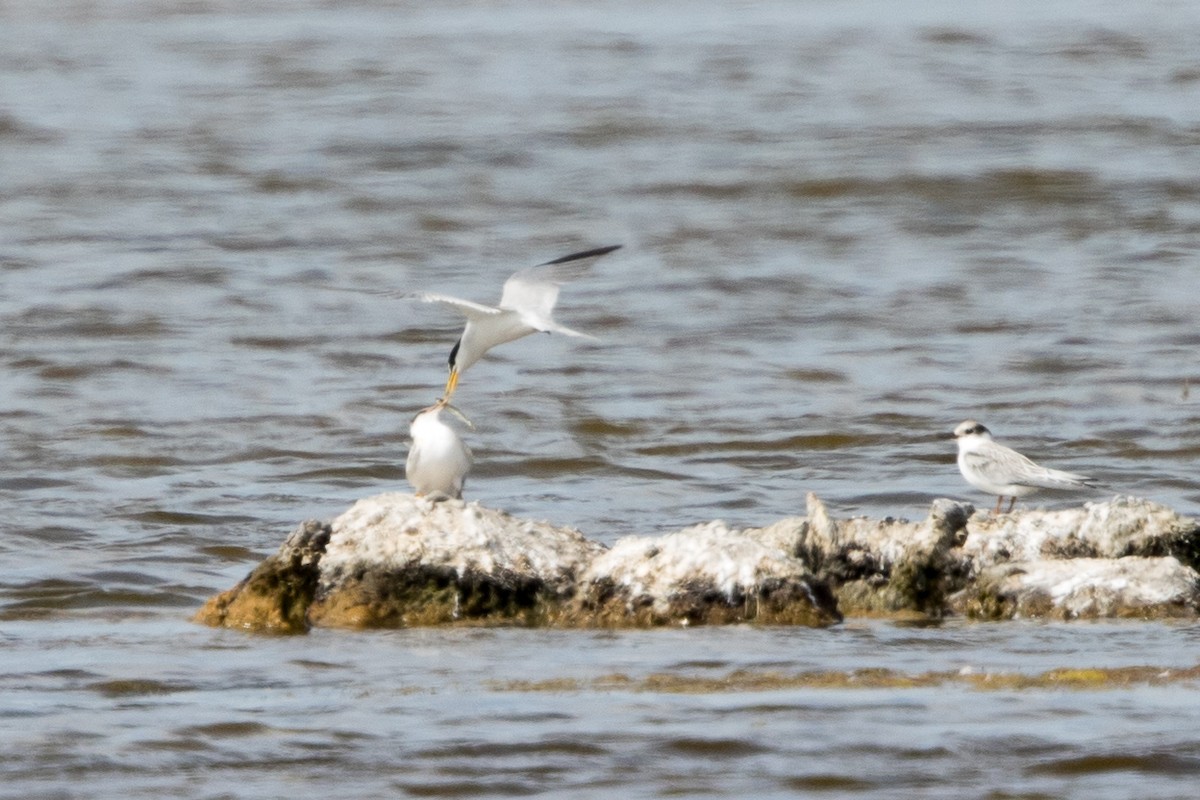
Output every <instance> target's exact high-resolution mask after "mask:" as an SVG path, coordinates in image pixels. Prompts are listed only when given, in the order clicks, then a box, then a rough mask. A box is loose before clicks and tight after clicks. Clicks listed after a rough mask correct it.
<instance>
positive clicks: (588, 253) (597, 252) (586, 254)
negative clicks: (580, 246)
mask: <svg viewBox="0 0 1200 800" xmlns="http://www.w3.org/2000/svg"><path fill="white" fill-rule="evenodd" d="M622 246H623V245H619V244H610V245H609V246H608V247H597V248H595V249H594V250H584V251H583V252H581V253H571V255H569V256H563V257H562V258H556V259H554V260H553V261H547V262H545V263H544V264H538V266H539V267H547V266H550V265H551V264H565V263H567V262H568V261H578V260H579V259H581V258H595V257H596V256H602V255H604V254H606V253H611V252H612V251H613V250H620V249H621V247H622Z"/></svg>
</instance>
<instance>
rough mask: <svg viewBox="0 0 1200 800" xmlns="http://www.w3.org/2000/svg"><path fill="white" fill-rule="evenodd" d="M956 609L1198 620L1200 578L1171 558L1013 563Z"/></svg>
mask: <svg viewBox="0 0 1200 800" xmlns="http://www.w3.org/2000/svg"><path fill="white" fill-rule="evenodd" d="M952 605H954V606H955V607H956V608H957V609H958V610H959V611H961V612H964V613H967V614H969V615H971V616H974V617H980V618H987V619H1010V618H1014V617H1053V618H1059V619H1075V618H1094V617H1173V616H1194V615H1195V614H1196V612H1197V611H1198V610H1200V574H1198V573H1197V572H1196V571H1195V570H1194V569H1192V568H1191V567H1188V566H1186V565H1184V564H1180V563H1179V561H1178V559H1175V558H1172V557H1170V556H1168V557H1165V558H1144V557H1140V556H1127V557H1125V558H1073V559H1069V560H1053V559H1044V560H1041V561H1028V562H1012V563H1008V564H998V565H995V566H992V567H989V568H987V569H985V570H984V571H983V572H982V573H981V574H980V575H979V576H978V578H977V580H976V581H975V582H974V584H972V585H971V586H970V587H969V588H967V589H965V590H963V591H962V592H960V593H959V594H958V595H956V596H955V597H954V598H953V600H952Z"/></svg>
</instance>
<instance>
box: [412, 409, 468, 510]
mask: <svg viewBox="0 0 1200 800" xmlns="http://www.w3.org/2000/svg"><path fill="white" fill-rule="evenodd" d="M443 411H448V412H450V413H451V414H453V415H454V416H455V417H457V418H458V419H459V420H461V421H462V422H463V423H464V424H465V425H466V426H467V427H468V428H470V429H472V430H474V429H475V426H474V425H472V424H471V421H470V420H469V419H467V418H466V417H465V416H463V414H462V412H461V411H459V410H458V409H457V408H455V407H454V406H452V405H450V404H449V403H448V402H447V401H446V400H445V398H443V399H441V400H438V401H437V402H436V403H434V404H433V405H431V406H429V407H428V408H424V409H421V413H419V414H417V416H415V417H414V418H413V421H412V424H411V425H410V426H409V429H408V430H409V433H410V434H411V435H412V444H411V445H409V448H408V460H407V461H405V462H404V476H405V477H406V478H408V482H409V483H411V484H412V487H413V489H414V490H415V491H416V494H417V496H418V497H420V496H422V495H433V496H435V497H453V498H456V499H461V498H462V490H463V481H464V480H465V479H466V477H467V473H468V472H470V470H471V450H470V448H468V447H467V445H466V444H465V443H464V442H463V440H462V437H460V436H459V435H458V431H456V430H455V429H454V427H453V425H451V424H448V423H447V421H446V420H445V419H443V418H442V412H443Z"/></svg>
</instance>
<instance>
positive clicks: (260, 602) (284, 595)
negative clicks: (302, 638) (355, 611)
mask: <svg viewBox="0 0 1200 800" xmlns="http://www.w3.org/2000/svg"><path fill="white" fill-rule="evenodd" d="M330 533H331V529H330V526H329V524H328V523H325V522H318V521H316V520H308V521H307V522H304V523H302V524H301V525H300V527H298V528H297V529H296V530H295V531H293V532H292V534H291V535H290V536H288V538H287V540H285V541H284V543H283V544H282V545H280V547H279V551H278V552H277V553H275V554H274V555H272V556H268V557H267V558H266V559H265V560H264V561H263V562H262V563H261V564H259V565H258V566H257V567H255V568H254V570H253V571H252V572H251V573H250V574H249V575H248V576H246V578H245V579H244V580H242V581H241V582H240V583H239V584H238V585H237V586H234V587H233V588H232V589H229V590H227V591H225V592H222V593H221V594H218V595H216V596H215V597H212V598H210V599H209V600H208V602H207V603H205V604H204V606H203V607H201V608H200V610H199V611H197V612H196V615H195V617H193V619H194V620H195V621H196V622H201V623H204V624H206V625H213V626H216V627H224V628H242V629H245V630H253V631H269V632H276V633H302V632H304V631H306V630H308V619H307V613H308V608H309V605H310V604H311V603H312V600H313V597H314V595H315V594H316V591H317V581H318V577H319V576H318V564H319V563H320V561H321V556H322V554H323V553H324V552H325V548H326V546H327V545H328V544H329V537H330Z"/></svg>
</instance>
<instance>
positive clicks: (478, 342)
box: [415, 244, 621, 400]
mask: <svg viewBox="0 0 1200 800" xmlns="http://www.w3.org/2000/svg"><path fill="white" fill-rule="evenodd" d="M620 246H621V245H619V244H617V245H610V246H609V247H598V248H596V249H595V250H585V251H583V252H581V253H572V254H571V255H569V256H563V257H562V258H556V259H554V260H553V261H547V262H546V263H545V264H538V265H537V266H536V267H527V268H526V269H522V270H519V271H517V272H514V273H513V274H512V276H511V277H509V279H508V280H506V281H505V282H504V291H503V292H502V293H501V295H500V304H499V305H496V306H487V305H483V304H482V303H473V302H471V301H470V300H461V299H459V298H457V297H448V296H446V295H442V294H430V293H428V292H422V293H418V294H416V295H415V296H416V297H417V298H419V299H421V300H424V301H425V302H427V303H441V304H442V305H445V306H449V307H450V308H453V309H454V310H456V311H458V312H459V313H460V314H462V315H463V316H465V317H466V318H467V325H466V327H465V328H463V332H462V335H461V336H459V337H458V342H457V343H456V344H455V345H454V349H452V350H451V351H450V359H449V365H450V377H449V378H448V379H447V380H446V389H445V391H444V392H443V393H442V397H443V398H444V399H446V400H449V399H450V395H452V394H454V390H455V388H457V387H458V376H459V375H461V374H462V373H463V372H466V370H467V368H468V367H470V366H471V365H472V364H474V363H475V362H476V361H478V360H479V359H481V358H483V354H484V353H486V352H487V351H488V350H491V349H492V348H493V347H495V346H496V345H498V344H504V343H505V342H511V341H513V340H514V339H520V338H521V337H522V336H528V335H529V334H531V333H537V332H539V331H542V332H545V333H562V334H566V335H567V336H578V337H582V338H585V339H591V338H594V337H592V336H588V335H587V334H585V333H580V332H579V331H573V330H571V329H570V328H567V327H564V326H562V325H559V324H558V323H557V322H555V321H554V320H553V319H552V318H551V312H553V311H554V303H555V302H556V301H557V300H558V290H559V287H560V286H562V284H564V283H566V282H567V281H571V280H575V279H576V278H580V277H582V276H583V275H584V274H585V273H586V272H587V271H588V270H589V269H591V266H592V264H593V263H594V261H595V259H596V258H598V257H599V256H602V255H604V254H605V253H611V252H612V251H613V250H616V249H618V248H619V247H620Z"/></svg>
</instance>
